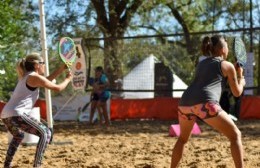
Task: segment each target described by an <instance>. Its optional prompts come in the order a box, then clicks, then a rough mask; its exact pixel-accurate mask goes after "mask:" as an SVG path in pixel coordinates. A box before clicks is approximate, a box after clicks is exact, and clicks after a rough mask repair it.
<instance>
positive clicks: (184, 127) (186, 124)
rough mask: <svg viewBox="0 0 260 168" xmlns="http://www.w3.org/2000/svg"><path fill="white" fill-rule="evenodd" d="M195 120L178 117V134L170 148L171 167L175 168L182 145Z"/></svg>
mask: <svg viewBox="0 0 260 168" xmlns="http://www.w3.org/2000/svg"><path fill="white" fill-rule="evenodd" d="M194 123H195V121H193V120H185V119H182V118H180V117H179V124H180V136H179V137H178V140H177V142H176V143H175V146H174V148H173V150H172V160H171V168H176V167H177V166H178V164H179V162H180V160H181V158H182V154H183V150H184V146H185V144H186V143H187V141H188V139H189V137H190V134H191V130H192V128H193V125H194Z"/></svg>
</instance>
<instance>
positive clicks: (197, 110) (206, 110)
mask: <svg viewBox="0 0 260 168" xmlns="http://www.w3.org/2000/svg"><path fill="white" fill-rule="evenodd" d="M220 111H222V108H221V107H220V105H219V104H218V103H215V102H207V103H204V104H197V105H194V106H179V107H178V115H179V117H180V118H182V119H185V120H194V121H195V120H196V119H197V118H200V119H202V120H204V119H208V118H212V117H215V116H217V115H218V113H219V112H220Z"/></svg>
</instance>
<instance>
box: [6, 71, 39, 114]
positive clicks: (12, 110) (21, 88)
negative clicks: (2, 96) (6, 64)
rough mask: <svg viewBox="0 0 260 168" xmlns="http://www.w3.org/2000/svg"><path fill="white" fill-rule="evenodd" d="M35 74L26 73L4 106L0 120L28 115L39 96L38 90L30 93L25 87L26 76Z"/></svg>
mask: <svg viewBox="0 0 260 168" xmlns="http://www.w3.org/2000/svg"><path fill="white" fill-rule="evenodd" d="M33 73H35V72H28V73H27V74H26V75H25V76H24V77H23V78H22V79H21V80H20V81H19V82H18V84H17V85H16V87H15V90H14V92H13V94H12V96H11V98H10V100H9V101H8V102H7V103H6V105H5V106H4V108H3V110H2V113H1V118H9V117H13V116H21V115H23V114H24V113H26V114H28V113H29V112H30V111H31V110H32V108H33V106H34V104H35V102H36V100H37V99H38V96H39V88H37V89H35V90H34V91H31V90H29V89H28V88H27V86H26V81H27V78H28V76H30V75H31V74H33Z"/></svg>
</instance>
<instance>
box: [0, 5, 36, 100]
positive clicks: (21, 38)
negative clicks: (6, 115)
mask: <svg viewBox="0 0 260 168" xmlns="http://www.w3.org/2000/svg"><path fill="white" fill-rule="evenodd" d="M32 10H34V8H33V9H32V3H31V1H27V2H23V1H11V0H2V1H1V3H0V18H1V22H0V70H1V72H3V73H2V74H0V100H4V101H6V100H8V99H9V97H10V93H11V92H12V91H13V90H14V87H15V85H16V82H17V75H16V71H15V65H16V62H17V60H18V59H20V58H22V57H24V56H25V55H26V54H27V52H29V51H31V50H34V51H35V49H36V47H37V45H35V44H37V43H35V40H34V39H38V38H39V37H38V36H37V35H38V34H37V33H38V31H37V30H38V29H37V28H36V27H35V26H34V25H33V24H32V23H34V15H33V12H31V11H32Z"/></svg>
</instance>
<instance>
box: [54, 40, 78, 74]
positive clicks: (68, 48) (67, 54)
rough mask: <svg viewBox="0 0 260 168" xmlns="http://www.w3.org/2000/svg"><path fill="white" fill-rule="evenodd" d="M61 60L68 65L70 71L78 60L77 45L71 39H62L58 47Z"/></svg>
mask: <svg viewBox="0 0 260 168" xmlns="http://www.w3.org/2000/svg"><path fill="white" fill-rule="evenodd" d="M58 50H59V55H60V58H61V60H62V61H63V62H64V63H65V64H66V65H67V67H68V69H69V70H70V67H71V65H72V64H73V62H74V61H75V59H76V53H77V51H76V45H75V43H74V41H73V40H72V39H71V38H69V37H62V38H61V39H60V42H59V46H58Z"/></svg>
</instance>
